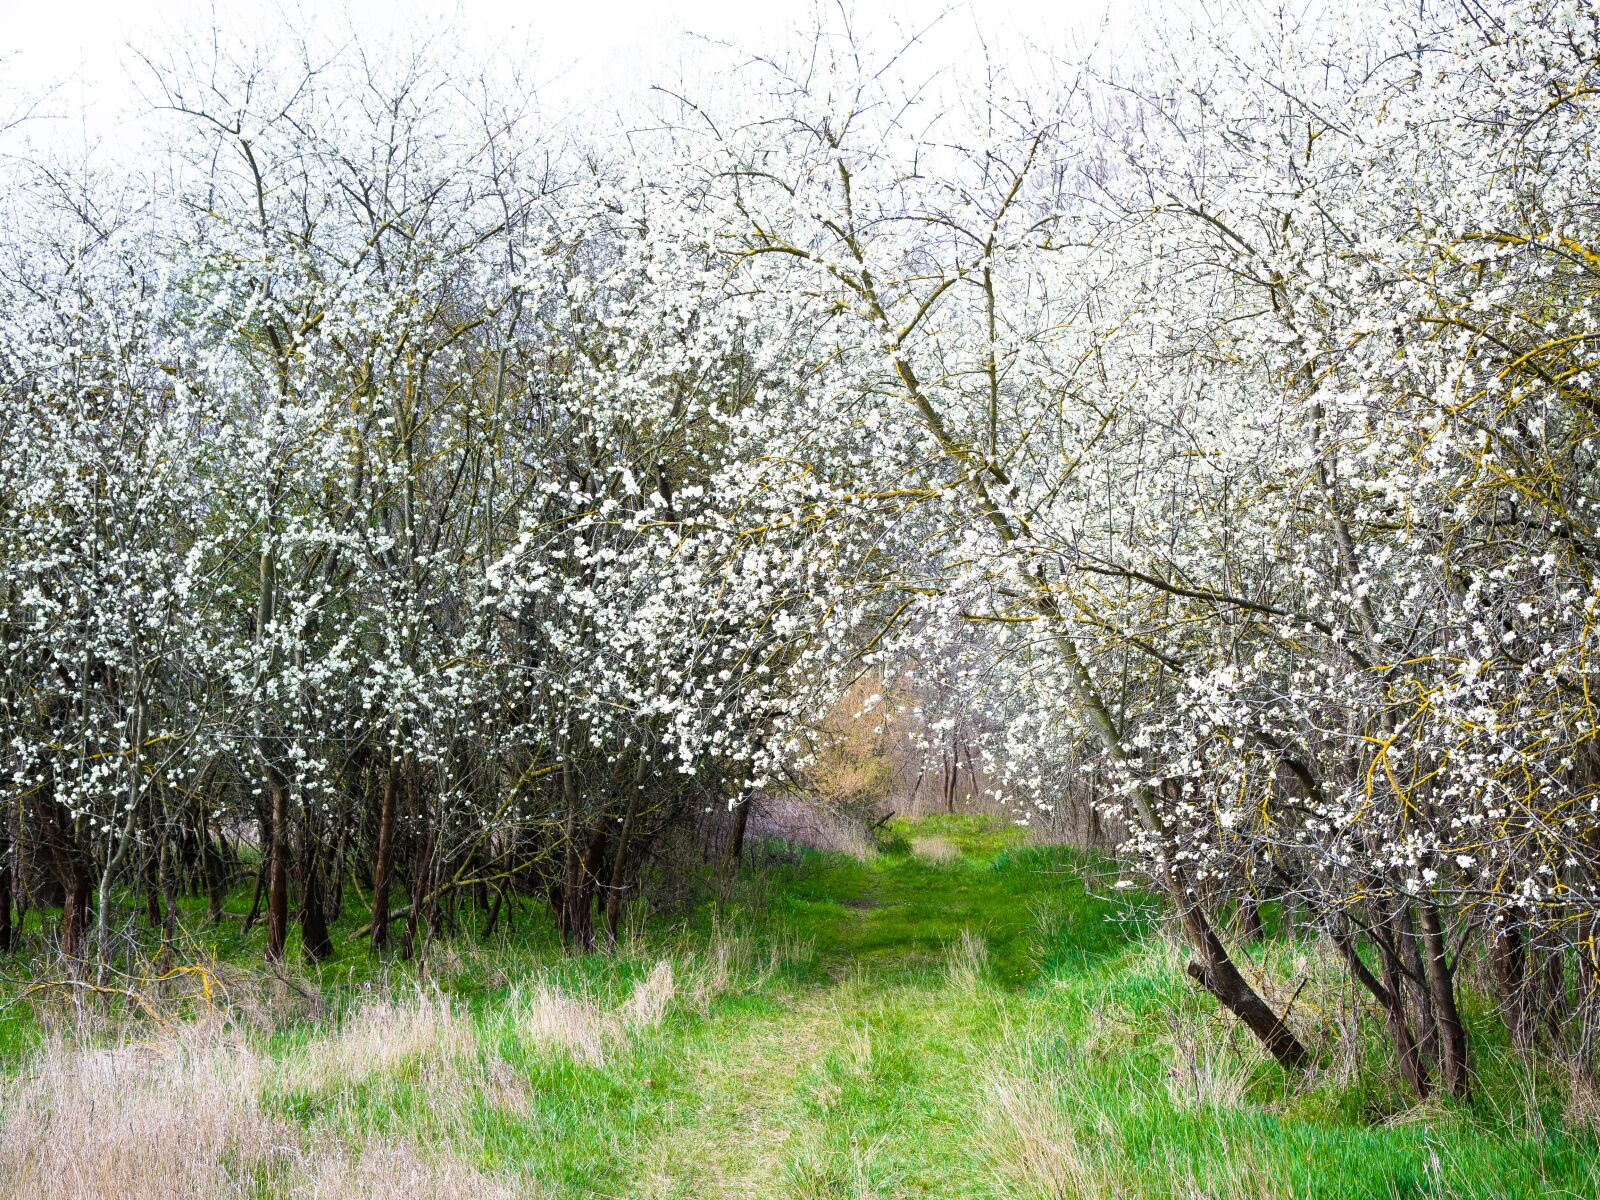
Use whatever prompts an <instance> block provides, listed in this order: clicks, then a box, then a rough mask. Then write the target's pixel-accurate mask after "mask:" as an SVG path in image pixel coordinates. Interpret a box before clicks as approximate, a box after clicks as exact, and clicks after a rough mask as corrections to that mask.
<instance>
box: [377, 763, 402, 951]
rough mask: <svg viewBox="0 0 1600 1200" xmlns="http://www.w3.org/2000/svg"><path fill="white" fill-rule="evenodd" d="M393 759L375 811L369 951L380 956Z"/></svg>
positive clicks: (385, 922)
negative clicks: (376, 827)
mask: <svg viewBox="0 0 1600 1200" xmlns="http://www.w3.org/2000/svg"><path fill="white" fill-rule="evenodd" d="M397 782H398V781H397V779H396V768H395V761H394V757H393V755H392V754H391V755H390V758H389V770H388V773H387V774H386V775H385V776H384V780H383V800H382V804H381V806H380V808H379V810H378V849H377V858H376V861H375V862H374V863H373V866H372V949H373V950H374V951H375V952H377V953H380V954H381V953H382V952H383V951H384V950H386V949H388V946H389V876H390V875H391V874H392V873H393V866H394V808H395V791H396V787H397Z"/></svg>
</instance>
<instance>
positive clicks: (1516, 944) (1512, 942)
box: [1489, 917, 1533, 1050]
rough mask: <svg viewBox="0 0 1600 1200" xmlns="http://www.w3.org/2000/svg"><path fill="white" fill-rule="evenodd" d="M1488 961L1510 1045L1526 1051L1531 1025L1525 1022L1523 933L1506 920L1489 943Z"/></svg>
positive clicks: (1530, 1038) (1526, 964)
mask: <svg viewBox="0 0 1600 1200" xmlns="http://www.w3.org/2000/svg"><path fill="white" fill-rule="evenodd" d="M1489 961H1490V966H1491V968H1492V969H1493V972H1494V986H1495V992H1496V993H1497V994H1498V997H1499V1000H1500V1012H1501V1015H1502V1016H1503V1017H1504V1018H1505V1023H1506V1031H1507V1032H1508V1033H1509V1034H1510V1035H1511V1044H1512V1045H1514V1046H1517V1047H1519V1048H1521V1049H1523V1050H1527V1049H1529V1048H1530V1047H1532V1045H1533V1022H1531V1021H1530V1020H1529V1019H1528V954H1527V948H1526V946H1525V945H1524V944H1523V940H1522V930H1520V929H1518V928H1517V927H1516V926H1514V925H1512V924H1511V923H1510V918H1509V917H1508V918H1507V921H1506V924H1505V925H1504V926H1502V927H1501V929H1500V930H1499V932H1497V933H1496V934H1495V935H1494V939H1493V941H1492V942H1491V943H1490V946H1489Z"/></svg>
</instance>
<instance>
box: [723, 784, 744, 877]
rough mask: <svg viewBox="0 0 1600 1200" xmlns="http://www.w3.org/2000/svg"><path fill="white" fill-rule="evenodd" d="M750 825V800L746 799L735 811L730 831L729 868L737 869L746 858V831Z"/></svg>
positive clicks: (727, 854)
mask: <svg viewBox="0 0 1600 1200" xmlns="http://www.w3.org/2000/svg"><path fill="white" fill-rule="evenodd" d="M749 823H750V800H749V798H748V797H746V798H745V799H744V800H743V801H741V802H740V804H739V806H738V807H737V808H735V809H734V810H733V828H732V829H731V830H729V831H728V849H727V853H726V858H727V862H728V866H729V867H730V868H733V869H737V868H738V866H739V863H740V862H741V861H742V860H743V858H744V831H745V827H746V826H747V825H749Z"/></svg>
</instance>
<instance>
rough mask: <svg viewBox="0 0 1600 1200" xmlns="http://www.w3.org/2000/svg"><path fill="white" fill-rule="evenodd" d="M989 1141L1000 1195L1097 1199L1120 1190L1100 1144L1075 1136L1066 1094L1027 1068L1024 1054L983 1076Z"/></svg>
mask: <svg viewBox="0 0 1600 1200" xmlns="http://www.w3.org/2000/svg"><path fill="white" fill-rule="evenodd" d="M986 1093H987V1098H988V1101H989V1107H988V1111H987V1117H988V1123H989V1127H990V1133H991V1136H990V1138H989V1145H990V1146H991V1147H992V1152H993V1154H994V1158H995V1165H996V1167H997V1168H998V1172H999V1175H1000V1184H1001V1191H1002V1194H1004V1195H1006V1196H1011V1197H1014V1198H1015V1200H1101V1198H1106V1200H1109V1198H1110V1197H1113V1196H1117V1195H1120V1194H1121V1193H1120V1192H1119V1190H1118V1189H1117V1188H1116V1187H1115V1186H1114V1181H1113V1180H1112V1178H1111V1176H1110V1174H1109V1172H1108V1170H1107V1164H1106V1160H1105V1145H1104V1141H1103V1140H1102V1141H1101V1142H1100V1144H1099V1145H1094V1144H1090V1143H1089V1142H1087V1141H1085V1140H1084V1139H1082V1138H1081V1137H1080V1136H1079V1133H1078V1131H1077V1130H1076V1129H1075V1128H1074V1126H1073V1123H1072V1121H1071V1120H1070V1119H1069V1118H1068V1116H1067V1105H1068V1104H1069V1103H1070V1102H1071V1099H1072V1098H1071V1097H1067V1096H1065V1095H1063V1094H1062V1092H1061V1090H1060V1088H1059V1087H1058V1086H1055V1085H1054V1084H1053V1083H1052V1082H1051V1081H1049V1080H1045V1079H1042V1078H1040V1077H1039V1075H1038V1074H1037V1073H1036V1072H1034V1071H1033V1070H1031V1069H1029V1067H1028V1065H1027V1063H1026V1058H1025V1056H1022V1057H1021V1058H1020V1059H1019V1061H1014V1062H1007V1063H1003V1064H1001V1065H1000V1066H997V1067H996V1068H994V1069H993V1070H992V1071H991V1072H990V1075H989V1078H988V1080H987V1088H986Z"/></svg>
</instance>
